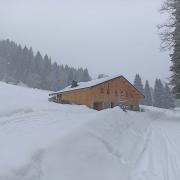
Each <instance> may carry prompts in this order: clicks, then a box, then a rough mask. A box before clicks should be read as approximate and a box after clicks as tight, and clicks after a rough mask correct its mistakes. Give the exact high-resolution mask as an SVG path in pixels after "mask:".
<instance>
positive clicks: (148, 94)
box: [144, 81, 152, 106]
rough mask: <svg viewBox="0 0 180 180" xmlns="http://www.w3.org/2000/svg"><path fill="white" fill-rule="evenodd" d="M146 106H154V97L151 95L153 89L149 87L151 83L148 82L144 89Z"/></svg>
mask: <svg viewBox="0 0 180 180" xmlns="http://www.w3.org/2000/svg"><path fill="white" fill-rule="evenodd" d="M144 95H145V99H144V105H147V106H152V95H151V89H150V86H149V82H148V81H146V84H145V88H144Z"/></svg>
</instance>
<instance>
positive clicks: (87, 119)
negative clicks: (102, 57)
mask: <svg viewBox="0 0 180 180" xmlns="http://www.w3.org/2000/svg"><path fill="white" fill-rule="evenodd" d="M0 89H1V93H0V99H1V103H0V147H1V148H0V179H1V180H50V179H53V180H55V179H62V180H85V179H86V180H92V179H93V180H99V179H103V180H119V179H123V180H150V179H153V180H162V179H165V180H166V179H167V180H169V179H173V180H179V179H180V173H179V172H180V151H179V147H180V141H179V139H180V133H179V132H180V111H178V110H175V111H172V110H163V109H157V108H153V107H143V108H144V109H145V112H142V113H139V112H127V113H125V112H123V111H121V110H120V109H119V108H114V109H109V110H104V111H101V112H97V111H94V110H91V109H88V108H86V107H84V106H71V105H59V104H55V103H50V102H48V101H47V97H48V93H49V92H47V91H40V90H36V89H29V88H25V87H17V86H13V85H7V84H5V83H0Z"/></svg>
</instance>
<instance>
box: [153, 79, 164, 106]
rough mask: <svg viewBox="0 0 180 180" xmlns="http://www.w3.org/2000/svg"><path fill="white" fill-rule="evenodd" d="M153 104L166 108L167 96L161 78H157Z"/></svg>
mask: <svg viewBox="0 0 180 180" xmlns="http://www.w3.org/2000/svg"><path fill="white" fill-rule="evenodd" d="M153 100H154V102H153V106H155V107H159V108H164V102H165V96H164V87H163V84H162V82H161V80H160V79H156V81H155V86H154V94H153Z"/></svg>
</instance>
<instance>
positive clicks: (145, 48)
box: [0, 0, 170, 83]
mask: <svg viewBox="0 0 180 180" xmlns="http://www.w3.org/2000/svg"><path fill="white" fill-rule="evenodd" d="M161 3H162V0H13V1H12V0H0V38H1V39H6V38H9V39H11V40H14V41H16V42H17V43H21V44H22V45H25V44H26V45H27V46H32V47H33V49H34V50H35V51H37V50H40V52H42V54H43V55H44V53H47V54H48V55H49V56H51V57H52V60H53V61H57V62H59V63H63V64H68V65H71V66H74V67H87V68H88V69H89V72H90V74H91V75H92V77H96V76H97V75H98V74H100V73H105V74H109V75H112V74H123V75H124V76H126V77H127V78H128V79H129V80H130V81H132V80H133V78H134V75H135V73H137V72H139V73H140V75H141V76H142V78H143V80H146V79H149V80H150V81H151V83H152V82H153V81H154V79H155V78H156V77H159V78H163V79H167V78H168V77H169V75H170V73H169V66H170V62H169V57H168V54H167V53H161V52H160V50H159V46H160V41H159V37H158V34H157V33H158V31H157V28H156V26H157V24H159V23H161V21H163V17H162V16H161V15H160V14H159V13H158V9H159V8H160V5H161Z"/></svg>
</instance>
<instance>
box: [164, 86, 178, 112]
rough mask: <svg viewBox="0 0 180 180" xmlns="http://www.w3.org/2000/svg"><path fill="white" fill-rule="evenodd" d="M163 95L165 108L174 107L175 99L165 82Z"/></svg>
mask: <svg viewBox="0 0 180 180" xmlns="http://www.w3.org/2000/svg"><path fill="white" fill-rule="evenodd" d="M164 93H165V94H164V96H165V103H164V107H165V108H167V109H171V108H174V107H175V99H174V97H173V94H172V92H171V89H170V88H169V86H168V84H167V83H166V84H165V87H164Z"/></svg>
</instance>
